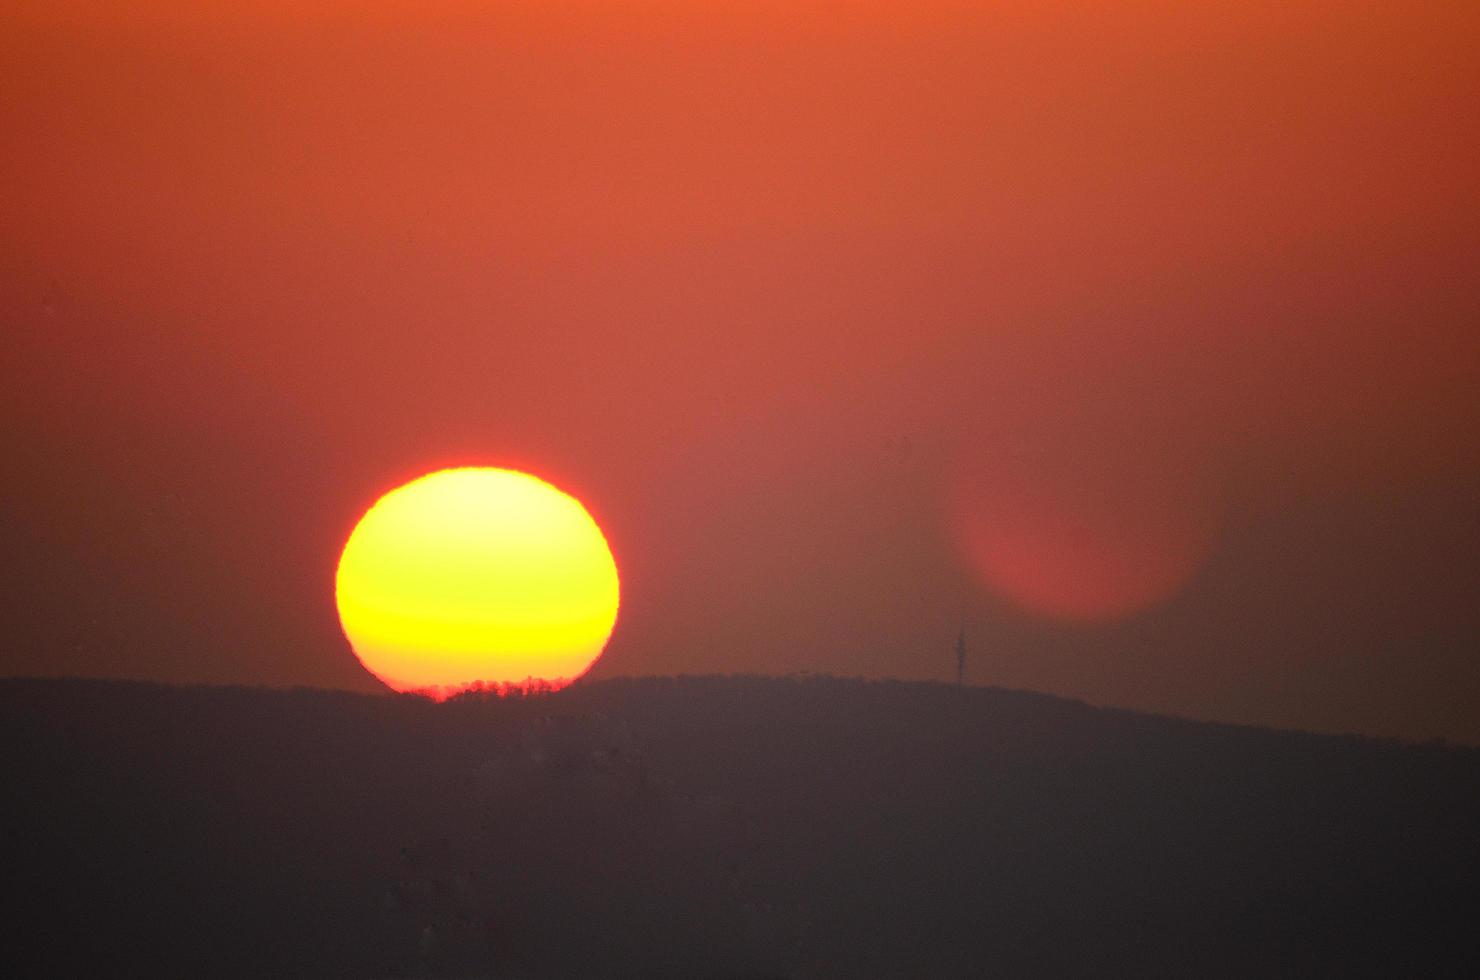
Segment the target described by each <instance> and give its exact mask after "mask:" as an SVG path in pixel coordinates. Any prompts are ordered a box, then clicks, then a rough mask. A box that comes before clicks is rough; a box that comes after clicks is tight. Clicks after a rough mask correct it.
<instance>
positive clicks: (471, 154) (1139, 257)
mask: <svg viewBox="0 0 1480 980" xmlns="http://www.w3.org/2000/svg"><path fill="white" fill-rule="evenodd" d="M55 6H56V5H55V4H50V3H39V2H37V3H21V4H15V3H12V4H10V5H8V6H7V11H6V12H5V13H3V14H0V92H3V93H4V94H3V97H0V140H3V148H4V149H3V154H0V208H3V212H0V213H3V224H0V229H3V230H0V304H3V305H0V309H3V311H4V314H5V322H6V323H7V327H6V348H7V352H6V355H5V357H4V359H3V360H0V410H3V412H4V418H5V426H4V439H5V443H4V446H3V448H4V451H5V454H6V457H7V459H8V460H9V461H10V464H11V465H9V466H8V467H7V469H8V470H9V473H10V477H9V479H8V481H7V483H8V487H7V498H8V499H7V503H6V508H5V513H4V514H3V515H0V546H3V547H4V548H5V550H6V551H7V553H10V554H12V555H14V556H16V558H15V560H14V561H13V562H12V563H11V564H10V565H9V567H7V568H6V569H5V572H4V573H3V574H4V575H5V576H6V577H7V579H8V580H9V581H7V582H5V583H4V584H5V586H6V590H7V592H8V594H10V595H11V596H12V597H13V602H11V603H7V605H8V606H9V607H10V608H8V609H7V613H6V618H7V621H8V630H9V633H10V635H11V636H12V637H13V638H14V639H13V642H11V643H8V644H7V646H8V649H7V651H6V652H5V653H4V654H3V655H0V657H3V659H0V671H3V672H6V673H47V674H53V673H56V674H73V673H77V674H103V675H113V676H148V677H160V678H165V679H172V680H209V681H236V682H248V683H270V684H291V683H304V684H321V685H336V686H351V687H361V688H365V689H369V688H370V687H371V686H372V682H371V681H370V680H369V679H368V678H367V677H366V675H364V674H363V672H362V671H360V669H359V667H358V665H357V664H356V663H355V661H354V659H353V657H352V656H351V654H350V653H349V651H348V649H347V647H345V645H344V644H343V642H342V639H341V638H340V637H339V636H338V632H337V626H336V623H335V621H334V613H333V606H332V597H331V595H330V583H331V582H332V572H333V565H334V561H335V559H336V558H337V554H338V548H339V546H340V544H342V542H343V539H344V537H345V536H346V535H347V533H348V530H349V528H350V527H352V526H353V524H354V521H355V520H356V519H357V517H358V516H359V514H360V513H361V512H362V511H363V509H364V507H366V506H368V504H369V503H370V502H371V501H373V499H374V498H375V496H376V495H377V494H378V493H379V492H382V491H383V490H385V489H388V488H389V487H390V486H391V485H393V484H395V483H396V482H398V481H400V480H402V479H405V478H409V477H411V476H415V475H417V474H419V473H421V472H423V471H425V470H427V469H431V468H433V467H435V466H437V465H440V464H445V463H478V462H486V463H494V464H505V465H518V466H523V467H525V468H528V469H530V470H532V471H534V472H536V473H539V474H541V475H543V476H546V477H547V478H550V479H553V480H555V481H556V482H557V483H560V484H562V485H563V486H565V487H566V488H567V489H570V490H572V491H573V492H575V493H576V494H577V495H578V496H580V497H582V499H584V500H585V501H586V502H587V504H588V505H589V506H590V507H591V509H592V510H593V512H594V513H595V514H596V515H597V517H598V519H599V520H600V521H601V522H602V523H603V525H604V526H605V527H606V528H607V530H608V532H609V534H610V537H611V538H612V543H613V546H614V548H615V550H616V551H617V555H618V560H619V562H620V564H621V567H622V571H623V575H624V587H625V596H624V607H623V615H622V621H621V623H620V625H619V627H618V632H617V635H616V637H615V639H614V641H613V644H612V646H611V648H610V650H609V653H608V655H607V657H606V659H605V660H604V661H603V663H602V665H601V666H600V668H599V670H600V671H601V672H605V673H644V672H678V671H687V672H708V671H749V670H760V671H767V672H786V671H790V670H815V671H830V672H835V673H843V674H866V675H892V676H901V677H935V678H943V677H946V676H948V674H949V673H950V671H951V669H952V664H951V654H950V643H951V641H952V640H953V639H954V636H955V632H956V630H957V629H958V628H959V626H960V623H961V621H962V619H963V617H964V619H965V620H966V622H967V624H968V631H969V637H970V644H971V655H972V668H971V670H972V676H973V678H974V679H975V680H977V681H979V682H982V683H1001V684H1006V685H1009V686H1015V687H1031V688H1037V689H1042V690H1047V691H1051V692H1055V693H1061V694H1066V695H1071V696H1075V697H1082V698H1085V699H1088V700H1090V701H1094V702H1097V703H1108V704H1117V705H1127V706H1133V707H1141V708H1148V709H1152V710H1158V711H1172V712H1177V713H1181V714H1187V715H1193V716H1197V717H1211V718H1220V719H1227V720H1235V721H1250V722H1257V723H1269V724H1282V725H1297V726H1306V727H1318V728H1330V729H1342V730H1361V731H1370V732H1380V733H1398V734H1405V735H1410V736H1430V735H1444V736H1447V737H1452V738H1462V739H1465V740H1469V741H1480V721H1477V719H1480V662H1477V657H1480V652H1477V639H1480V613H1477V612H1476V609H1477V608H1480V557H1477V552H1480V549H1477V545H1480V527H1477V513H1476V500H1477V499H1480V498H1477V496H1476V492H1477V490H1480V467H1477V465H1476V462H1475V459H1474V446H1475V436H1474V433H1475V431H1476V427H1477V423H1480V399H1477V398H1476V397H1475V394H1474V392H1475V391H1476V390H1480V388H1477V382H1480V378H1477V373H1480V330H1477V327H1476V324H1477V322H1480V319H1477V313H1480V302H1477V301H1480V277H1477V276H1476V274H1475V271H1474V270H1475V269H1476V268H1477V267H1480V264H1477V260H1480V227H1477V216H1480V180H1477V179H1476V178H1477V172H1476V171H1477V164H1476V158H1475V154H1476V147H1480V122H1477V119H1480V113H1476V112H1475V111H1474V93H1475V92H1476V91H1480V59H1477V58H1476V57H1475V54H1474V51H1475V41H1476V37H1477V31H1480V8H1477V7H1476V6H1475V5H1474V4H1473V3H1469V2H1460V0H1456V2H1451V3H1404V4H1384V5H1378V4H1370V5H1352V4H1343V3H1335V2H1319V3H1302V2H1295V3H1289V2H1285V3H1278V4H1276V3H1262V2H1248V3H1239V4H1211V3H1201V2H1195V3H1187V2H1176V3H1173V2H1165V3H1114V4H1111V3H1077V4H1071V3H1049V4H1032V5H1024V4H990V3H921V4H909V5H887V6H886V5H865V4H822V3H745V4H719V3H710V2H697V0H694V2H688V3H677V2H670V3H622V4H618V3H554V2H548V3H499V4H485V3H441V4H436V3H432V4H429V3H419V4H411V3H405V4H400V3H394V4H393V3H384V2H382V3H370V4H365V3H355V4H350V3H338V2H336V3H319V4H296V3H295V4H288V3H243V4H238V5H235V9H234V11H232V12H229V13H222V12H217V11H211V12H204V11H202V10H200V9H198V8H199V5H198V4H185V3H170V2H163V3H155V4H150V5H148V6H149V9H148V10H147V11H140V10H138V9H135V8H136V7H137V6H138V5H133V4H122V3H77V4H70V5H67V8H66V10H65V11H62V12H58V11H56V10H54V9H52V8H54V7H55ZM305 6H309V7H311V8H312V9H311V10H307V11H305V10H304V9H302V8H303V7H305ZM1085 447H1088V448H1085ZM1086 453H1088V455H1089V457H1092V458H1093V459H1095V460H1099V461H1100V462H1097V463H1095V464H1094V467H1095V472H1096V473H1097V474H1099V475H1098V476H1097V477H1096V478H1095V479H1096V480H1104V481H1108V482H1107V484H1106V485H1112V484H1113V485H1114V487H1118V488H1120V489H1121V490H1123V489H1124V487H1125V486H1131V485H1140V484H1137V483H1136V481H1137V480H1141V481H1143V482H1145V481H1150V483H1148V484H1147V485H1152V484H1154V485H1156V486H1161V485H1162V484H1159V483H1157V482H1156V481H1157V480H1158V479H1160V476H1159V475H1158V474H1160V473H1162V471H1165V472H1167V473H1172V474H1174V476H1175V480H1176V481H1178V483H1177V485H1178V486H1181V485H1183V484H1184V483H1186V484H1187V485H1195V486H1197V487H1199V488H1202V489H1200V490H1199V493H1200V494H1201V496H1199V497H1198V500H1199V501H1202V502H1201V503H1199V504H1198V505H1197V508H1200V509H1199V510H1198V512H1199V513H1202V509H1206V510H1207V512H1208V513H1216V515H1217V517H1216V528H1215V529H1214V531H1213V532H1210V535H1211V541H1210V542H1209V543H1208V544H1207V545H1206V547H1205V548H1204V549H1203V551H1202V552H1201V553H1200V557H1199V558H1198V560H1197V561H1196V562H1195V563H1194V564H1195V568H1193V569H1192V570H1191V571H1190V572H1189V574H1190V576H1191V577H1190V578H1185V579H1184V580H1180V581H1179V582H1178V583H1177V587H1176V590H1175V593H1174V594H1173V595H1171V596H1170V597H1169V598H1166V600H1165V601H1163V602H1161V603H1159V604H1156V605H1154V606H1152V607H1151V608H1148V609H1139V610H1136V611H1134V612H1131V613H1129V614H1126V615H1124V616H1122V617H1120V618H1112V619H1109V620H1105V619H1101V620H1098V621H1094V622H1080V621H1074V622H1066V621H1065V620H1064V619H1063V618H1060V617H1056V616H1054V615H1044V614H1043V613H1042V611H1041V610H1039V611H1034V610H1032V609H1029V608H1024V607H1023V606H1022V605H1021V604H1018V603H1014V601H1012V599H1011V598H1010V597H1005V594H1004V593H1003V592H1002V591H1001V590H1000V589H999V590H998V591H995V592H994V591H993V588H992V585H991V583H990V582H988V583H986V584H985V585H984V584H983V581H982V579H981V577H980V575H979V570H977V569H974V568H973V565H972V560H971V558H970V557H969V556H968V555H967V554H965V553H964V552H963V548H962V546H961V542H960V540H959V538H960V536H961V529H960V527H959V526H958V525H959V522H958V521H957V520H956V519H955V518H953V516H952V503H951V501H952V494H953V493H954V492H955V490H953V486H954V483H953V481H957V480H958V479H959V476H958V475H959V473H960V472H961V471H962V469H963V467H965V468H968V469H969V468H970V466H972V465H976V464H974V463H971V462H970V460H972V459H978V460H979V459H981V458H982V457H983V456H984V455H985V457H986V458H987V459H988V460H992V459H998V458H1003V454H1007V458H1011V459H1027V460H1029V461H1030V462H1031V461H1035V460H1039V459H1046V460H1050V461H1051V464H1044V465H1045V466H1047V467H1048V468H1049V469H1050V470H1053V471H1055V472H1057V470H1054V467H1057V466H1058V465H1059V464H1060V462H1061V461H1062V460H1065V459H1067V460H1069V463H1067V464H1065V465H1067V466H1068V470H1067V472H1070V473H1071V474H1076V475H1078V474H1082V472H1083V470H1082V468H1076V467H1080V466H1081V462H1082V460H1083V459H1084V458H1085V454H1086ZM1014 454H1016V455H1014ZM1107 461H1108V462H1107ZM989 465H990V464H989ZM1013 465H1016V464H1013ZM1032 465H1034V466H1036V465H1037V463H1032ZM1148 467H1150V468H1152V469H1155V470H1156V473H1154V474H1153V475H1152V476H1150V477H1148V476H1146V474H1147V473H1148V472H1149V470H1148ZM1106 474H1109V476H1106ZM1077 478H1078V476H1075V479H1077ZM1089 483H1090V484H1093V483H1094V481H1093V480H1091V481H1089ZM1076 486H1079V484H1076ZM1081 489H1082V487H1081ZM1117 492H1118V491H1117ZM1151 497H1152V498H1154V499H1157V500H1162V499H1168V498H1166V497H1165V495H1164V494H1161V493H1160V491H1157V492H1156V493H1152V494H1151ZM1036 499H1038V498H1035V500H1036ZM1111 499H1115V494H1114V493H1111ZM1141 509H1142V510H1144V508H1141ZM1133 512H1137V513H1139V511H1138V510H1137V508H1136V507H1133V506H1131V505H1130V504H1127V505H1126V507H1124V508H1117V507H1116V506H1110V507H1109V509H1108V510H1104V509H1102V511H1100V513H1103V514H1108V515H1109V516H1108V517H1105V518H1104V520H1105V521H1107V522H1108V524H1109V525H1111V527H1110V528H1109V529H1108V530H1106V532H1105V534H1104V535H1099V536H1097V533H1098V532H1097V531H1096V529H1095V528H1093V527H1091V528H1090V530H1089V532H1087V533H1088V534H1089V538H1088V539H1085V538H1084V537H1083V536H1082V535H1081V534H1080V530H1082V529H1080V530H1076V531H1075V533H1074V534H1071V535H1069V536H1068V537H1066V538H1065V539H1064V540H1065V541H1068V542H1069V544H1068V545H1065V546H1064V547H1070V548H1071V550H1072V549H1073V548H1079V547H1080V544H1082V543H1083V542H1084V541H1085V540H1089V541H1090V545H1086V546H1085V547H1087V548H1088V552H1087V553H1095V548H1098V547H1102V546H1103V547H1110V546H1109V545H1105V544H1104V542H1105V541H1108V540H1111V539H1112V538H1117V539H1125V540H1134V541H1137V542H1141V543H1142V544H1143V545H1144V543H1145V542H1147V541H1149V540H1152V539H1153V538H1154V535H1149V536H1148V534H1143V533H1140V531H1139V530H1138V527H1139V526H1140V525H1138V524H1136V521H1144V520H1146V519H1154V518H1145V517H1144V516H1143V517H1137V518H1135V519H1134V520H1133V519H1132V518H1130V517H1128V516H1127V515H1129V514H1131V513H1133ZM1164 512H1165V509H1164V508H1157V509H1156V510H1155V513H1157V514H1160V513H1164ZM1199 520H1201V518H1199ZM1014 526H1015V527H1018V526H1021V522H1018V523H1015V524H1014ZM1071 530H1072V529H1071ZM1112 532H1114V533H1112ZM1076 535H1077V536H1076ZM1074 553H1075V554H1082V553H1086V552H1082V551H1075V552H1074ZM1081 584H1082V583H1081Z"/></svg>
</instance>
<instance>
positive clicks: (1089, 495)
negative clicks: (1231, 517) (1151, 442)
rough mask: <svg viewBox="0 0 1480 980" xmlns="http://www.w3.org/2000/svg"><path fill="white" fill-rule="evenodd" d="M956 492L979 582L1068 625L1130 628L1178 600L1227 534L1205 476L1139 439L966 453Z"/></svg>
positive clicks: (958, 528)
mask: <svg viewBox="0 0 1480 980" xmlns="http://www.w3.org/2000/svg"><path fill="white" fill-rule="evenodd" d="M954 483H955V485H954V487H953V493H952V497H953V500H952V511H953V514H952V519H953V523H954V530H955V534H956V540H957V543H958V545H959V547H960V549H961V551H962V554H963V556H964V558H965V560H966V563H967V565H968V567H969V568H970V570H971V572H972V573H973V574H974V576H975V577H976V579H977V580H978V581H979V582H981V584H983V585H984V586H986V587H987V588H989V589H990V590H991V591H992V592H994V593H996V594H997V595H999V596H1002V597H1004V598H1006V599H1008V600H1009V601H1011V602H1012V603H1013V604H1014V605H1016V606H1018V607H1019V608H1022V609H1025V610H1027V611H1029V612H1032V613H1036V614H1039V615H1043V616H1048V617H1051V618H1055V619H1061V620H1070V621H1080V622H1104V621H1111V620H1117V619H1122V618H1125V617H1127V616H1130V615H1133V614H1135V613H1138V612H1141V611H1142V610H1145V609H1147V608H1149V607H1151V606H1153V605H1156V604H1157V603H1160V602H1162V601H1164V600H1166V599H1167V598H1169V597H1171V596H1172V595H1173V594H1175V593H1176V592H1177V591H1178V590H1179V589H1180V588H1181V587H1182V586H1183V584H1184V583H1185V582H1186V581H1187V580H1188V579H1190V578H1191V577H1192V576H1193V575H1194V574H1195V573H1196V572H1197V570H1198V568H1199V567H1200V566H1201V565H1202V563H1203V561H1204V560H1205V559H1206V557H1207V554H1208V552H1209V551H1210V550H1211V548H1212V545H1213V542H1214V540H1215V539H1216V536H1217V531H1218V526H1219V523H1220V521H1219V517H1220V507H1219V499H1218V495H1217V494H1216V493H1214V492H1212V491H1211V487H1210V485H1209V480H1208V479H1207V476H1206V474H1205V473H1203V472H1200V471H1199V470H1198V468H1197V467H1196V466H1195V465H1193V464H1192V462H1191V461H1190V460H1187V459H1184V458H1181V457H1178V456H1177V455H1176V454H1168V453H1166V452H1158V451H1154V450H1153V449H1151V448H1150V447H1146V446H1144V445H1139V446H1138V445H1136V443H1135V442H1134V440H1130V439H1127V440H1124V441H1107V442H1087V441H1085V440H1081V439H1075V438H1072V437H1065V436H1064V435H1062V434H1059V433H1056V434H1054V436H1053V437H1051V438H1046V439H1042V440H1035V441H1034V443H1033V445H1032V446H1031V447H1024V446H1022V445H1020V444H1016V441H1014V443H1011V444H1009V443H1004V442H1001V441H996V440H990V439H989V440H984V441H980V442H978V443H976V444H974V445H971V446H969V447H968V448H967V449H966V451H964V452H963V453H962V454H961V456H960V458H959V460H958V465H957V468H956V472H955V476H954Z"/></svg>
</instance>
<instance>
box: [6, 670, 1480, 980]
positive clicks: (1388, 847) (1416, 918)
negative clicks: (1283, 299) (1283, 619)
mask: <svg viewBox="0 0 1480 980" xmlns="http://www.w3.org/2000/svg"><path fill="white" fill-rule="evenodd" d="M0 758H3V777H4V786H5V793H4V802H3V821H4V823H3V847H4V851H5V854H4V868H5V876H4V884H3V887H4V889H5V890H6V892H7V898H8V901H7V903H6V905H7V909H6V918H7V920H8V922H9V924H10V925H11V927H12V928H10V929H9V930H7V931H8V932H9V938H8V939H6V940H5V941H4V945H3V951H0V973H3V974H4V975H6V976H15V977H20V976H26V977H42V976H84V975H98V976H122V975H134V976H159V977H183V976H201V977H229V976H240V977H268V976H272V977H289V976H304V977H365V978H369V977H395V976H486V977H515V976H518V977H528V978H533V980H538V978H546V977H582V978H601V977H612V978H620V977H673V978H680V977H693V978H701V977H702V978H735V980H738V978H743V977H751V978H765V977H773V978H780V977H798V978H801V977H838V978H866V977H881V978H887V977H929V978H951V977H973V978H975V977H988V976H1005V977H1090V976H1125V977H1152V976H1163V977H1240V978H1248V977H1286V976H1288V977H1317V976H1342V977H1350V976H1391V977H1413V976H1450V975H1452V976H1475V975H1480V961H1477V958H1476V957H1477V936H1480V929H1477V927H1476V923H1477V921H1480V919H1477V913H1480V751H1477V750H1473V749H1460V748H1450V747H1444V746H1437V745H1422V746H1415V745H1404V744H1399V743H1396V742H1392V741H1378V740H1371V739H1362V738H1355V737H1332V736H1316V735H1307V734H1300V733H1291V732H1275V731H1268V730H1261V729H1253V728H1242V727H1233V726H1225V725H1212V724H1202V723H1194V722H1188V721H1180V720H1175V719H1169V718H1162V717H1155V716H1150V715H1144V714H1137V713H1132V712H1124V711H1113V710H1103V709H1095V708H1091V707H1089V706H1086V705H1083V704H1080V703H1076V702H1071V701H1064V700H1060V699H1056V698H1051V697H1046V696H1042V695H1036V694H1029V693H1023V692H1012V691H1003V690H996V689H957V688H955V687H949V686H946V685H937V684H916V683H895V682H864V681H847V680H836V679H828V678H808V679H759V678H680V679H641V680H614V681H606V682H601V683H590V684H580V685H577V686H576V687H574V688H571V689H569V690H567V691H564V692H561V693H559V694H556V695H549V696H534V697H528V698H510V699H505V700H496V699H494V700H490V699H485V698H478V697H468V698H464V699H460V700H457V701H453V702H449V703H447V704H443V705H435V704H431V703H429V702H426V701H423V700H421V699H417V698H411V697H389V696H387V697H376V696H366V695H355V694H345V693H335V692H326V691H311V690H287V691H284V690H264V689H247V688H175V687H167V686H160V685H152V684H142V683H126V682H105V681H51V680H10V681H0Z"/></svg>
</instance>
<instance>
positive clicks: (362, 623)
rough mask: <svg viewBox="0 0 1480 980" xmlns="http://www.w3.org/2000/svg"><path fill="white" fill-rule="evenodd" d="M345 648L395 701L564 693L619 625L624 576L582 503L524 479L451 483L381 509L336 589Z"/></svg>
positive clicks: (475, 477)
mask: <svg viewBox="0 0 1480 980" xmlns="http://www.w3.org/2000/svg"><path fill="white" fill-rule="evenodd" d="M334 593H335V600H336V603H337V605H338V607H339V621H340V623H341V624H342V626H343V627H344V634H345V636H346V637H347V638H348V639H349V642H350V645H351V646H352V647H353V648H354V651H355V654H356V655H357V656H358V657H359V658H360V662H361V663H363V664H364V665H365V667H366V669H368V670H369V671H370V672H371V673H372V674H374V675H375V676H376V677H378V678H379V679H380V680H381V681H383V682H384V683H385V684H386V685H387V686H389V687H390V688H392V689H394V690H396V691H418V692H422V693H426V694H429V695H431V696H433V697H437V698H444V697H447V696H450V695H452V694H455V693H457V692H458V691H461V690H466V689H468V688H471V687H477V686H480V685H523V684H526V683H529V682H543V683H544V684H547V685H549V686H550V687H563V686H564V685H566V684H569V683H570V682H571V681H573V680H575V679H576V678H577V677H579V676H580V675H581V674H583V673H585V672H586V670H587V669H588V668H589V667H590V666H591V664H592V663H593V662H595V660H596V658H597V657H599V656H601V651H602V649H603V648H604V647H605V646H606V641H607V639H608V638H609V637H610V636H611V632H612V628H613V626H615V625H616V619H617V606H618V600H619V583H618V578H617V566H616V562H615V561H614V560H613V558H612V553H611V549H610V548H609V547H608V546H607V543H606V538H605V537H604V536H603V535H602V533H601V529H600V528H599V527H598V526H597V525H596V522H595V521H594V520H593V519H592V518H591V515H590V514H588V513H587V512H586V508H585V507H583V506H582V505H581V503H580V501H578V500H576V499H575V498H574V497H572V496H570V495H569V494H566V493H564V492H562V491H560V490H558V489H556V488H555V487H553V486H551V485H550V484H548V483H546V482H545V481H543V480H541V479H538V478H537V477H533V476H530V475H529V474H528V473H521V472H518V471H517V470H507V469H495V468H491V467H470V468H463V469H449V470H439V471H437V472H435V473H429V474H427V475H426V476H423V477H421V478H419V479H416V480H413V481H411V482H410V483H407V484H405V485H404V486H401V487H398V488H396V489H395V490H392V491H391V492H390V493H387V494H386V495H385V496H384V497H381V498H380V499H379V500H378V501H376V503H375V504H374V506H372V507H371V508H370V509H369V510H368V511H367V512H366V513H365V516H364V517H362V518H361V519H360V522H359V524H357V525H356V526H355V529H354V531H353V532H352V533H351V534H350V536H349V540H348V541H347V542H346V543H345V546H344V553H343V554H342V555H341V556H340V559H339V569H338V572H337V574H336V576H335V586H334Z"/></svg>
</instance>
